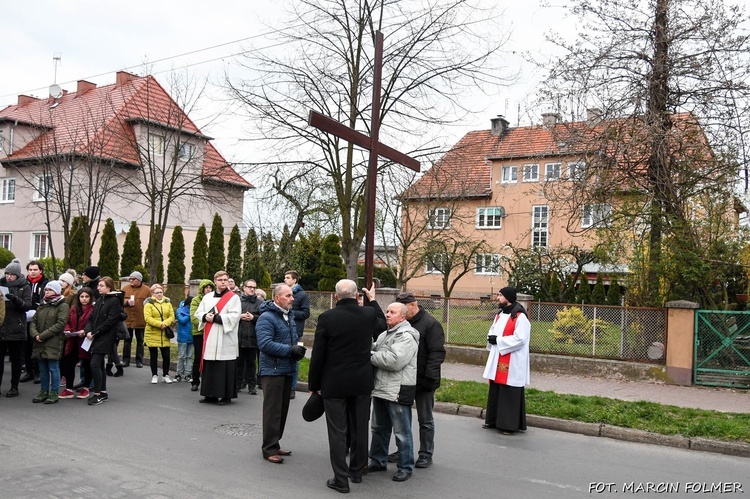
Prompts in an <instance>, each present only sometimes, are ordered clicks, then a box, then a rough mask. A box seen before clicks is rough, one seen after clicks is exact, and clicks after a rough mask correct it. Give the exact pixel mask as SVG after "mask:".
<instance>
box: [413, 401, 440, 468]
mask: <svg viewBox="0 0 750 499" xmlns="http://www.w3.org/2000/svg"><path fill="white" fill-rule="evenodd" d="M414 401H415V403H416V404H415V405H416V406H417V420H418V421H419V455H420V456H426V457H430V458H431V457H432V453H433V452H434V450H435V417H434V416H433V414H432V410H433V408H434V407H435V390H425V391H421V390H419V389H417V394H416V398H415V400H414Z"/></svg>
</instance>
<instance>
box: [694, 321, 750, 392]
mask: <svg viewBox="0 0 750 499" xmlns="http://www.w3.org/2000/svg"><path fill="white" fill-rule="evenodd" d="M694 366H695V367H694V369H695V384H696V385H708V386H729V387H738V388H750V312H748V311H743V312H739V311H723V310H698V311H697V312H696V317H695V363H694Z"/></svg>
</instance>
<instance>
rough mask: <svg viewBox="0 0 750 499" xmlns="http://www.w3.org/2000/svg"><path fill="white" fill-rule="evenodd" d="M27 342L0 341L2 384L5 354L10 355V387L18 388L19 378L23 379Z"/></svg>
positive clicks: (0, 379) (0, 376)
mask: <svg viewBox="0 0 750 499" xmlns="http://www.w3.org/2000/svg"><path fill="white" fill-rule="evenodd" d="M25 343H26V342H25V341H22V340H16V341H0V385H2V384H3V372H4V371H5V355H6V354H7V355H8V357H10V387H11V388H18V380H19V379H21V365H23V349H24V346H25V345H24V344H25Z"/></svg>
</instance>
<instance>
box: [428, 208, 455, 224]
mask: <svg viewBox="0 0 750 499" xmlns="http://www.w3.org/2000/svg"><path fill="white" fill-rule="evenodd" d="M450 219H451V210H450V209H449V208H433V209H431V210H430V212H429V220H428V222H427V227H428V228H430V229H447V228H448V227H450V223H451V220H450Z"/></svg>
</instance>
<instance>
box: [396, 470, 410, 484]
mask: <svg viewBox="0 0 750 499" xmlns="http://www.w3.org/2000/svg"><path fill="white" fill-rule="evenodd" d="M409 477H411V473H407V472H405V471H404V470H398V471H397V472H396V474H395V475H393V481H394V482H405V481H407V480H408V479H409Z"/></svg>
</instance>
